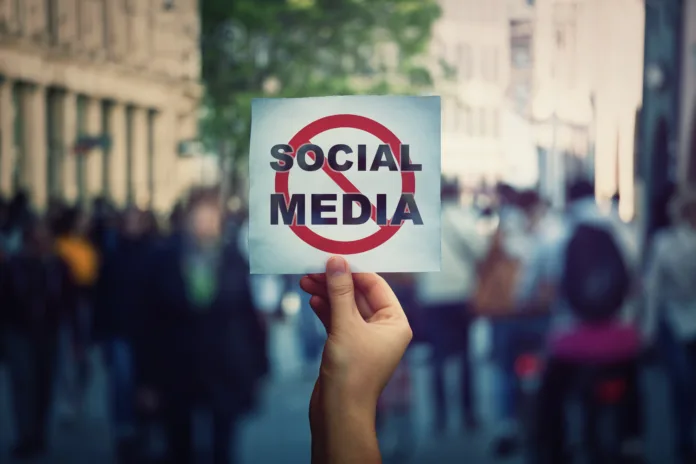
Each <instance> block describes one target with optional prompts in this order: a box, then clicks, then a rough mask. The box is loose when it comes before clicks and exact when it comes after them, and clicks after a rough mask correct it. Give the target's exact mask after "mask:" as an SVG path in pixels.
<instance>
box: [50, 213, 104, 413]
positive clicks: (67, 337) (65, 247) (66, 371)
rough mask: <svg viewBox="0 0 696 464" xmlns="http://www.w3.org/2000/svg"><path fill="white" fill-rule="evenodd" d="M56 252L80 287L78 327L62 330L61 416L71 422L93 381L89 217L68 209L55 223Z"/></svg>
mask: <svg viewBox="0 0 696 464" xmlns="http://www.w3.org/2000/svg"><path fill="white" fill-rule="evenodd" d="M55 230H56V235H57V238H56V250H57V253H58V255H59V256H60V257H61V258H62V259H63V261H65V263H67V265H68V268H69V269H70V273H71V276H72V279H73V281H74V282H75V284H76V285H77V292H78V295H77V298H78V302H77V320H78V324H77V326H74V327H71V328H69V329H68V328H67V327H65V328H64V330H63V331H62V336H61V338H62V341H61V375H60V377H61V395H62V396H63V400H64V402H62V403H61V411H60V414H61V415H62V416H63V418H64V419H66V420H72V419H73V418H74V416H75V414H79V413H80V412H81V411H82V408H83V406H84V397H85V393H86V390H87V386H88V383H89V379H90V365H89V357H88V350H89V348H90V337H91V329H92V327H91V326H92V314H91V311H92V303H93V302H92V298H93V293H92V292H93V289H94V285H95V284H96V281H97V277H98V272H99V255H98V253H97V249H96V247H95V246H94V245H93V244H92V243H91V242H90V240H89V217H88V216H87V215H86V214H84V213H83V212H82V211H81V210H80V209H79V208H77V207H73V208H68V209H66V210H65V211H64V212H63V214H62V215H61V217H60V218H59V219H58V220H57V222H56V228H55Z"/></svg>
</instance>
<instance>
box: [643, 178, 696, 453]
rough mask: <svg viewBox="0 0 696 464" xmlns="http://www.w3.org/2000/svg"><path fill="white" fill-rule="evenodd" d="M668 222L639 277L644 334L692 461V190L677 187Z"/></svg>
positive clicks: (681, 448)
mask: <svg viewBox="0 0 696 464" xmlns="http://www.w3.org/2000/svg"><path fill="white" fill-rule="evenodd" d="M669 210H670V212H671V218H672V221H671V224H670V225H666V227H664V228H662V229H661V230H660V231H659V232H658V233H657V234H656V235H655V238H654V240H653V243H652V247H651V250H650V256H649V259H648V265H647V272H646V277H645V284H644V286H645V298H646V308H645V309H646V314H647V315H648V317H647V319H646V324H645V334H646V338H647V339H648V340H650V341H655V340H656V341H657V345H658V347H659V349H660V351H661V353H662V355H663V356H662V358H663V362H664V364H665V367H666V369H667V373H668V378H669V383H670V387H671V390H672V395H671V400H672V406H673V411H674V413H673V414H674V420H675V423H676V424H675V425H676V427H675V428H676V434H675V447H676V453H677V456H678V458H679V459H680V460H681V462H683V463H689V462H694V460H696V443H695V442H694V439H693V433H694V425H696V400H695V397H694V390H695V389H696V370H695V369H694V366H696V286H694V282H696V191H694V190H688V191H681V192H678V193H677V194H676V195H675V197H674V198H673V199H672V202H671V203H670V206H669Z"/></svg>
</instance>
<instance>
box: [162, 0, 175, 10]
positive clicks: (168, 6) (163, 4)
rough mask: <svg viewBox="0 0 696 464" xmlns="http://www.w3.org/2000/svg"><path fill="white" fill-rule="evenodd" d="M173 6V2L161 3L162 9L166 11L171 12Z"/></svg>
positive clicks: (166, 0) (172, 0)
mask: <svg viewBox="0 0 696 464" xmlns="http://www.w3.org/2000/svg"><path fill="white" fill-rule="evenodd" d="M175 6H176V4H175V1H174V0H163V2H162V8H164V9H165V10H166V11H169V10H173V9H174V7H175Z"/></svg>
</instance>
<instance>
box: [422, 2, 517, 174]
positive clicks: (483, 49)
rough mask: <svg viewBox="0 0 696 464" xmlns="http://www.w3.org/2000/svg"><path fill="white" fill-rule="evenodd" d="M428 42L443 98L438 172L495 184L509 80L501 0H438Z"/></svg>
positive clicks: (508, 46) (507, 50)
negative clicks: (438, 14)
mask: <svg viewBox="0 0 696 464" xmlns="http://www.w3.org/2000/svg"><path fill="white" fill-rule="evenodd" d="M440 4H441V8H442V16H441V18H440V19H439V20H438V22H437V23H436V24H435V27H434V30H433V40H432V43H431V51H430V53H431V58H432V62H433V66H434V70H435V72H434V73H433V74H434V76H435V83H436V89H437V91H438V93H439V94H440V95H441V97H442V170H443V172H444V173H446V174H448V175H454V176H456V177H458V178H459V179H460V181H461V183H462V185H463V186H464V187H474V186H477V185H479V184H480V183H481V182H482V181H483V182H487V183H493V182H496V181H497V180H498V179H499V177H500V170H501V162H502V158H501V155H502V150H503V146H502V123H501V115H502V110H503V107H504V104H505V93H506V91H507V87H508V80H509V71H510V68H509V61H510V59H509V56H510V42H509V25H508V18H507V9H506V2H505V0H487V1H485V2H483V1H480V0H441V2H440Z"/></svg>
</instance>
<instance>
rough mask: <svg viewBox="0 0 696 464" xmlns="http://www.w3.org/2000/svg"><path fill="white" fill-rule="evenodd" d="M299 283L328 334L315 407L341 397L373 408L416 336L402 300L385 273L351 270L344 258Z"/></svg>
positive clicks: (345, 402) (342, 401)
mask: <svg viewBox="0 0 696 464" xmlns="http://www.w3.org/2000/svg"><path fill="white" fill-rule="evenodd" d="M300 287H301V288H302V289H303V290H304V291H306V292H307V293H309V294H311V295H312V297H311V299H310V305H311V306H312V309H313V310H314V312H315V313H316V315H317V316H318V317H319V319H320V320H321V322H322V323H323V324H324V327H325V328H326V331H327V335H328V336H327V340H326V344H325V346H324V353H323V356H322V361H321V368H320V372H319V378H318V380H317V384H316V385H315V389H314V390H315V391H314V393H313V395H312V404H311V408H313V409H316V408H318V407H321V408H322V409H324V408H327V407H333V405H334V403H335V402H338V403H340V406H338V407H344V408H345V407H346V405H350V406H351V408H355V407H357V408H360V409H361V410H364V411H372V413H374V409H375V408H376V405H377V400H378V399H379V396H380V394H381V392H382V390H383V389H384V387H385V385H386V384H387V382H388V381H389V379H390V377H391V376H392V374H393V373H394V370H395V369H396V367H397V365H398V364H399V361H400V360H401V358H402V357H403V354H404V352H405V351H406V347H407V346H408V344H409V343H410V341H411V338H412V336H413V334H412V331H411V327H410V326H409V323H408V320H407V319H406V315H405V314H404V311H403V309H402V307H401V304H400V303H399V300H398V299H397V298H396V296H395V295H394V292H393V291H392V289H391V288H390V287H389V284H387V282H386V281H385V280H384V279H383V278H382V277H380V276H378V275H377V274H372V273H370V274H367V273H365V274H351V272H350V269H349V267H348V263H347V262H346V261H345V259H343V258H340V257H332V258H331V259H330V260H329V262H328V263H327V266H326V273H325V274H313V275H309V276H305V277H303V278H302V279H301V281H300ZM319 397H321V398H322V400H319ZM319 403H321V404H319ZM310 414H311V413H310Z"/></svg>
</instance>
